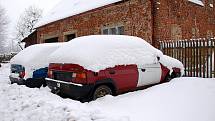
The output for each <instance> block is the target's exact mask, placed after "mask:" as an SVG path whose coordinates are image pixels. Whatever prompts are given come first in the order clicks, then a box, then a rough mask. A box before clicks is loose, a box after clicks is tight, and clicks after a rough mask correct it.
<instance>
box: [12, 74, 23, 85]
mask: <svg viewBox="0 0 215 121" xmlns="http://www.w3.org/2000/svg"><path fill="white" fill-rule="evenodd" d="M9 78H10V81H11V83H17V84H19V85H24V84H25V80H24V79H21V78H16V77H13V76H11V75H10V76H9Z"/></svg>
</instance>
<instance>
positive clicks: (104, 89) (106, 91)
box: [93, 85, 113, 100]
mask: <svg viewBox="0 0 215 121" xmlns="http://www.w3.org/2000/svg"><path fill="white" fill-rule="evenodd" d="M112 94H113V92H112V90H111V89H110V87H108V86H106V85H101V86H98V87H97V88H96V89H95V91H94V92H93V100H96V99H98V98H100V97H103V96H105V95H112Z"/></svg>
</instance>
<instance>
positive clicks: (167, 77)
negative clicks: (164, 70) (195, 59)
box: [165, 74, 172, 82]
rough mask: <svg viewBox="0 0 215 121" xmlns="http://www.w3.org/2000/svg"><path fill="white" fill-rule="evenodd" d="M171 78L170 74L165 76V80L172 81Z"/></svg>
mask: <svg viewBox="0 0 215 121" xmlns="http://www.w3.org/2000/svg"><path fill="white" fill-rule="evenodd" d="M171 79H172V77H171V76H170V75H169V74H168V75H167V76H166V78H165V82H170V80H171Z"/></svg>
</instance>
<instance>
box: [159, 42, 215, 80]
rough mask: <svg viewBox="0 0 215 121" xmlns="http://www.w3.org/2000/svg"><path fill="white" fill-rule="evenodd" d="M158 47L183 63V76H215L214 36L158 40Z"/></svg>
mask: <svg viewBox="0 0 215 121" xmlns="http://www.w3.org/2000/svg"><path fill="white" fill-rule="evenodd" d="M160 49H161V51H162V52H163V53H164V54H166V55H168V56H171V57H174V58H176V59H178V60H180V61H181V62H182V63H183V64H184V67H185V76H191V77H203V78H215V66H214V64H215V56H214V52H215V38H208V39H206V38H200V39H185V40H177V41H160Z"/></svg>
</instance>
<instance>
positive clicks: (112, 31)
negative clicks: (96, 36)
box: [102, 26, 124, 35]
mask: <svg viewBox="0 0 215 121" xmlns="http://www.w3.org/2000/svg"><path fill="white" fill-rule="evenodd" d="M102 34H105V35H108V34H109V35H123V34H124V26H115V27H108V28H107V27H105V28H104V29H102Z"/></svg>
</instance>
